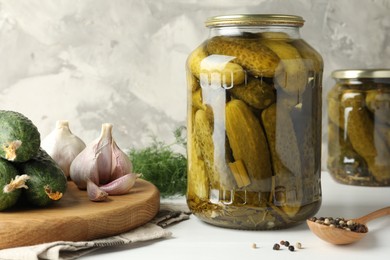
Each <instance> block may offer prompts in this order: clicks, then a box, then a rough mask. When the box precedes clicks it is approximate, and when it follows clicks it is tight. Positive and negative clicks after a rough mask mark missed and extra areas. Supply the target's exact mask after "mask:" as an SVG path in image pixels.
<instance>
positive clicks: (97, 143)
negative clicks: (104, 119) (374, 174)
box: [70, 123, 138, 201]
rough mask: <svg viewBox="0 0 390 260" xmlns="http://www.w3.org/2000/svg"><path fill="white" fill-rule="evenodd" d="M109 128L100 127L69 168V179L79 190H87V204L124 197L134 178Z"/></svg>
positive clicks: (128, 161)
mask: <svg viewBox="0 0 390 260" xmlns="http://www.w3.org/2000/svg"><path fill="white" fill-rule="evenodd" d="M112 127H113V126H112V124H109V123H105V124H102V130H101V133H100V136H99V138H97V139H95V140H94V141H92V142H91V143H90V144H88V145H87V146H86V148H85V149H84V150H83V151H82V152H81V153H80V154H78V155H77V156H76V158H75V159H74V160H73V162H72V164H71V166H70V178H71V180H73V181H74V182H75V183H76V185H77V187H78V188H79V189H87V192H88V196H89V199H90V200H91V201H103V200H105V199H106V198H107V196H108V195H121V194H126V193H128V192H129V191H130V189H131V188H132V187H133V186H134V183H135V180H136V179H137V178H138V175H136V174H134V173H132V168H133V165H132V163H131V161H130V158H129V157H128V156H127V155H126V154H125V153H124V152H123V151H122V150H121V149H120V148H119V147H118V145H117V144H116V142H115V141H114V139H113V137H112Z"/></svg>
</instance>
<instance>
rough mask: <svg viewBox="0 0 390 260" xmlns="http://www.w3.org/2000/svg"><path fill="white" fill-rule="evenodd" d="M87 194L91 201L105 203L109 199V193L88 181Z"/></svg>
mask: <svg viewBox="0 0 390 260" xmlns="http://www.w3.org/2000/svg"><path fill="white" fill-rule="evenodd" d="M87 193H88V198H89V200H91V201H104V200H106V199H107V197H108V194H107V192H105V191H103V190H101V189H100V188H99V187H98V186H97V185H96V184H95V183H94V182H93V181H91V180H87Z"/></svg>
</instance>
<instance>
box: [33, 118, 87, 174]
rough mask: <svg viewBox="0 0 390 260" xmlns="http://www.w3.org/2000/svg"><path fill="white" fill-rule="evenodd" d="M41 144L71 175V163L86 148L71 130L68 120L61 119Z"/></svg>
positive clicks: (66, 172) (65, 171)
mask: <svg viewBox="0 0 390 260" xmlns="http://www.w3.org/2000/svg"><path fill="white" fill-rule="evenodd" d="M41 146H42V148H43V149H44V150H45V151H46V152H47V153H48V154H49V155H50V156H51V158H53V160H54V161H55V162H56V163H57V164H58V165H59V166H60V168H61V169H62V170H63V171H64V173H65V176H66V177H69V170H70V164H71V163H72V161H73V160H74V158H76V156H77V155H78V154H79V153H80V152H81V151H82V150H84V148H85V143H84V142H83V141H82V140H81V139H80V138H79V137H77V136H76V135H74V134H73V133H72V132H71V131H70V129H69V122H68V121H66V120H59V121H57V122H56V128H55V129H54V130H53V131H52V132H51V133H50V134H49V135H48V136H46V137H45V139H43V140H42V144H41Z"/></svg>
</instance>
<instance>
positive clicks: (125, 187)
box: [100, 173, 139, 195]
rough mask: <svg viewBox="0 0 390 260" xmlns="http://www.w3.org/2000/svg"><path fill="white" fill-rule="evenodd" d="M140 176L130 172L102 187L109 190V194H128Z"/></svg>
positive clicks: (103, 189) (106, 190)
mask: <svg viewBox="0 0 390 260" xmlns="http://www.w3.org/2000/svg"><path fill="white" fill-rule="evenodd" d="M138 177H139V175H138V174H134V173H128V174H126V175H123V176H122V177H120V178H118V179H115V180H113V181H112V182H110V183H107V184H106V185H103V186H100V189H101V190H102V191H105V192H107V193H108V194H109V195H123V194H127V193H129V191H130V190H131V188H132V187H133V186H134V184H135V181H136V179H137V178H138Z"/></svg>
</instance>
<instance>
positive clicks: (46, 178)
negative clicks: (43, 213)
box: [19, 149, 67, 207]
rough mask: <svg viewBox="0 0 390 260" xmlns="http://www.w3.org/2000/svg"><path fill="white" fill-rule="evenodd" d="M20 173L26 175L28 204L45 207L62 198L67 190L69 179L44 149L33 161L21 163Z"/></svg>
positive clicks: (24, 196) (24, 194)
mask: <svg viewBox="0 0 390 260" xmlns="http://www.w3.org/2000/svg"><path fill="white" fill-rule="evenodd" d="M19 171H20V172H21V173H23V174H26V175H27V176H28V177H29V179H28V180H27V181H26V185H27V186H28V189H25V190H23V199H24V200H26V201H27V203H28V204H30V205H34V206H39V207H44V206H47V205H49V204H50V203H52V202H53V201H57V200H59V199H61V198H62V196H63V194H64V193H65V191H66V188H67V179H66V177H65V174H64V172H63V171H62V170H61V168H60V167H59V166H58V164H57V163H56V162H55V161H54V160H53V159H52V158H51V157H50V155H48V154H47V153H46V152H45V151H44V150H43V149H39V151H38V154H37V155H36V156H35V157H34V158H32V159H31V160H29V161H27V162H24V163H20V164H19Z"/></svg>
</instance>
